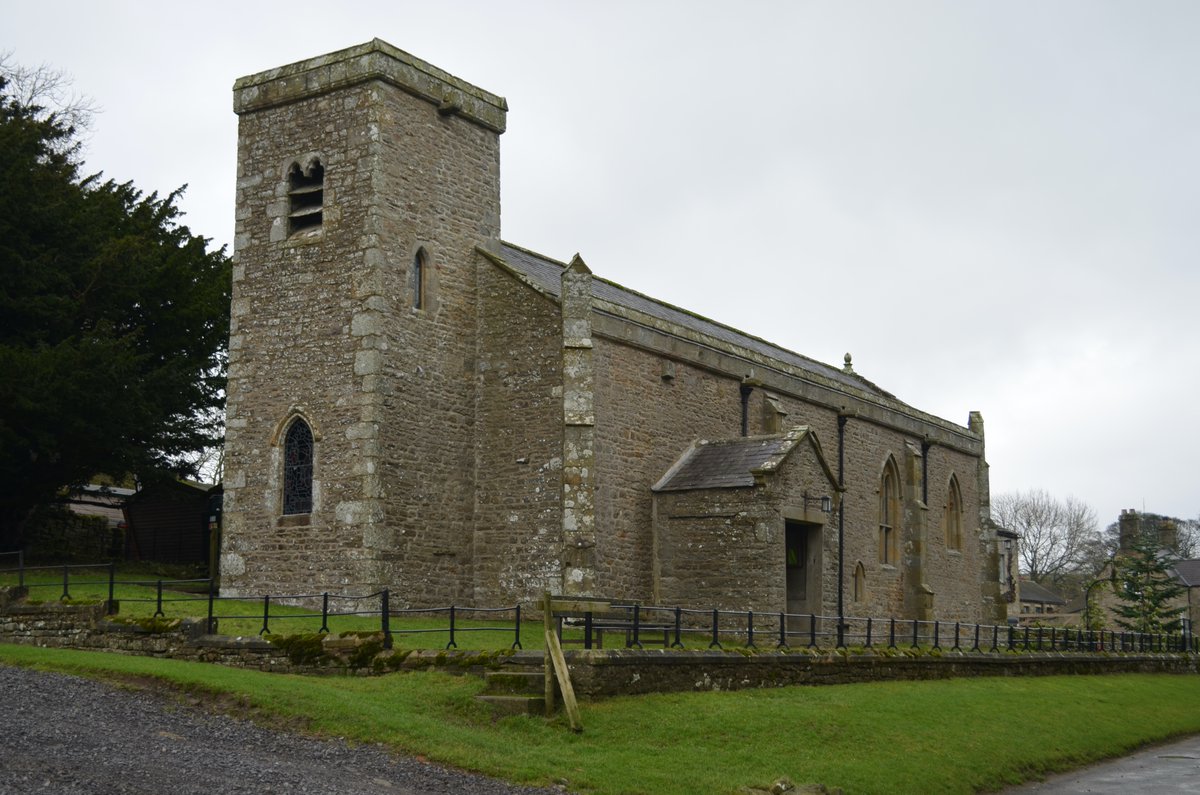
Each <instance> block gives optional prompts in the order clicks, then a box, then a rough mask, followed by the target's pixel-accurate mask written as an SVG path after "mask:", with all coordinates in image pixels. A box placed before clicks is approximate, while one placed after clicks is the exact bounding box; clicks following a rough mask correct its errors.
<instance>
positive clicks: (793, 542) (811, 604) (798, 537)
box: [784, 519, 821, 632]
mask: <svg viewBox="0 0 1200 795" xmlns="http://www.w3.org/2000/svg"><path fill="white" fill-rule="evenodd" d="M784 538H785V546H786V551H787V560H786V565H785V568H784V571H785V576H786V578H787V579H786V587H787V612H788V613H789V614H792V615H799V616H804V618H798V617H797V618H790V619H788V631H789V632H808V631H809V630H810V627H809V620H808V614H810V613H811V614H816V615H819V614H820V613H821V525H819V524H809V523H807V522H796V521H792V520H790V519H789V520H787V521H785V522H784Z"/></svg>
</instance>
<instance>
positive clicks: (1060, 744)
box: [0, 644, 1200, 795]
mask: <svg viewBox="0 0 1200 795" xmlns="http://www.w3.org/2000/svg"><path fill="white" fill-rule="evenodd" d="M0 662H4V663H10V664H19V665H33V666H37V667H39V668H46V669H53V670H60V671H66V672H71V673H82V674H86V675H90V676H103V677H106V678H112V677H116V678H122V677H129V678H144V677H146V676H150V677H157V678H161V679H163V680H166V681H169V682H171V683H173V684H174V685H176V686H178V687H182V688H185V689H188V690H192V691H206V692H209V693H220V694H226V695H229V696H232V697H234V698H235V699H237V700H239V701H241V702H244V703H246V704H249V705H250V706H252V707H253V708H254V709H255V710H256V711H258V712H259V714H261V715H267V716H271V717H277V718H279V719H281V720H287V721H289V722H291V723H293V724H294V723H295V722H297V721H299V722H301V723H303V724H304V725H307V726H308V728H309V729H310V730H311V731H313V732H316V733H319V734H323V735H330V736H342V737H346V738H347V739H350V740H351V741H362V742H382V743H385V744H387V745H388V746H390V747H392V748H394V749H396V750H398V751H406V752H409V753H416V754H421V755H423V756H425V757H427V758H429V759H432V760H437V761H440V762H444V763H446V764H450V765H453V766H456V767H461V768H466V769H470V770H477V771H481V772H484V773H489V774H492V775H496V776H500V777H502V778H505V779H509V780H511V781H517V782H526V783H538V784H546V783H552V782H555V781H559V780H563V781H566V782H567V784H568V787H569V789H570V790H571V791H575V792H587V793H646V792H654V793H664V795H665V794H669V793H688V794H689V795H693V794H694V793H729V792H733V791H735V790H736V789H737V788H738V787H741V786H745V785H755V786H767V785H769V784H770V783H771V782H772V781H773V780H774V779H776V778H777V777H779V776H784V775H786V776H788V777H789V778H791V779H792V780H793V781H795V782H797V783H798V784H804V783H821V784H825V785H826V786H829V787H842V788H843V789H844V790H845V791H846V792H847V793H942V792H945V793H970V792H977V791H985V790H988V789H997V788H1000V787H1003V786H1005V785H1007V784H1012V783H1017V782H1020V781H1022V780H1027V779H1029V778H1031V777H1036V776H1038V775H1040V774H1042V773H1045V772H1050V771H1055V770H1062V769H1067V768H1070V767H1074V766H1077V765H1080V764H1083V763H1086V762H1089V761H1093V760H1097V759H1101V758H1104V757H1108V756H1114V755H1118V754H1121V753H1123V752H1127V751H1129V750H1131V749H1133V748H1136V747H1137V746H1139V745H1142V744H1145V743H1148V742H1153V741H1157V740H1163V739H1167V738H1170V737H1173V736H1177V735H1181V734H1187V733H1196V732H1200V680H1198V679H1197V678H1196V677H1194V676H1170V675H1119V676H1101V677H1084V676H1079V677H1029V678H1003V677H996V678H979V679H958V680H949V681H934V682H907V683H890V682H889V683H877V684H860V685H839V686H828V687H792V688H781V689H775V690H755V691H743V692H737V693H678V694H663V695H652V696H639V697H629V698H615V699H610V700H605V701H600V702H594V703H585V704H584V705H583V720H584V726H585V731H584V732H583V733H582V734H580V735H575V734H572V733H571V732H570V731H568V730H567V729H566V728H565V727H564V724H563V723H562V721H561V720H555V721H551V722H546V721H544V720H542V719H540V718H525V717H511V718H504V719H500V720H495V719H493V718H492V717H491V715H490V714H489V712H488V711H487V709H486V707H484V706H483V705H481V704H478V703H477V702H475V701H474V700H473V698H472V696H474V695H475V694H476V693H477V692H478V691H479V690H480V689H481V688H482V681H481V680H479V679H476V678H474V677H451V676H447V675H444V674H440V673H436V672H415V673H398V674H390V675H386V676H380V677H371V678H350V677H346V678H342V677H300V676H291V675H281V674H265V673H260V672H257V671H244V670H237V669H232V668H223V667H220V666H209V665H204V664H200V663H188V662H180V661H173V660H158V659H151V658H142V657H129V656H121V655H111V654H102V653H95V652H80V651H65V650H48V649H37V648H31V647H26V646H13V645H3V644H0Z"/></svg>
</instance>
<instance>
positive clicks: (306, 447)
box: [283, 417, 313, 514]
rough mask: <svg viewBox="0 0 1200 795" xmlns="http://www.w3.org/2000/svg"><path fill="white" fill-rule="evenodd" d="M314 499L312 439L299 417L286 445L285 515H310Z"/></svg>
mask: <svg viewBox="0 0 1200 795" xmlns="http://www.w3.org/2000/svg"><path fill="white" fill-rule="evenodd" d="M312 495H313V435H312V429H310V428H309V427H308V423H307V422H305V421H304V420H302V419H300V418H299V417H297V418H296V419H295V420H293V421H292V424H291V425H290V426H289V427H288V432H287V437H286V438H285V440H284V443H283V512H284V514H297V513H311V512H312V502H313V499H312Z"/></svg>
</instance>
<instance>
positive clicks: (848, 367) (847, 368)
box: [842, 353, 854, 373]
mask: <svg viewBox="0 0 1200 795" xmlns="http://www.w3.org/2000/svg"><path fill="white" fill-rule="evenodd" d="M842 361H843V362H845V363H846V365H845V366H844V367H843V368H842V372H843V373H853V372H854V365H853V364H851V363H850V354H849V353H847V354H846V355H845V356H843V357H842Z"/></svg>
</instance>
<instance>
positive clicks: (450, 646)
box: [446, 605, 458, 649]
mask: <svg viewBox="0 0 1200 795" xmlns="http://www.w3.org/2000/svg"><path fill="white" fill-rule="evenodd" d="M446 648H447V649H457V648H458V644H457V643H456V642H455V641H454V605H450V642H449V643H447V644H446Z"/></svg>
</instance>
